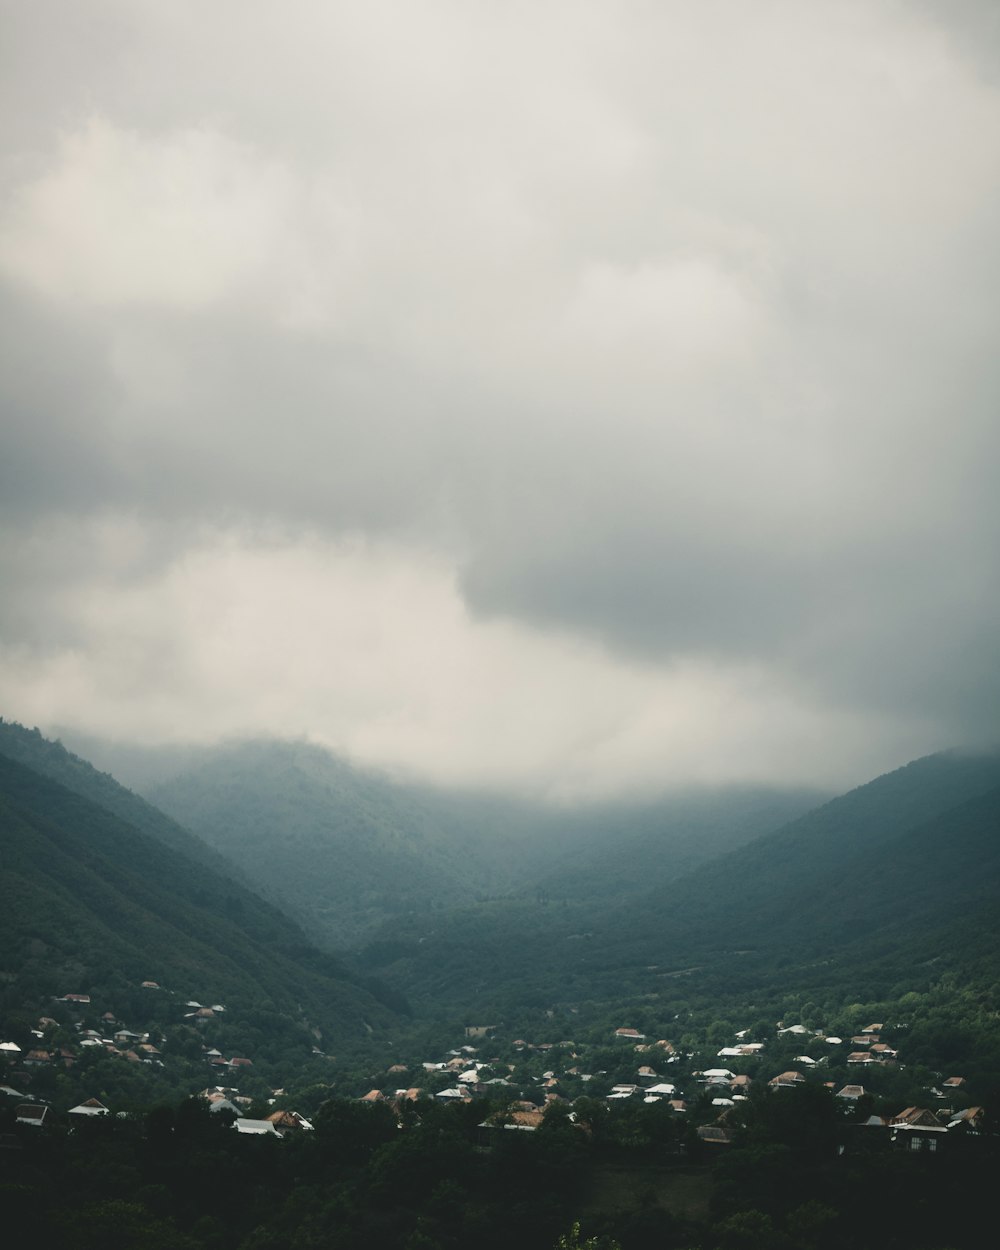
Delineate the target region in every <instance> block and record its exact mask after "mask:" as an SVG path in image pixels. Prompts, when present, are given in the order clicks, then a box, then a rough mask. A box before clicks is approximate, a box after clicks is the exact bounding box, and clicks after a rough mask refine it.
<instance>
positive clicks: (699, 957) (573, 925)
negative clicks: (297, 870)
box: [369, 753, 1000, 1004]
mask: <svg viewBox="0 0 1000 1250" xmlns="http://www.w3.org/2000/svg"><path fill="white" fill-rule="evenodd" d="M998 787H1000V756H998V755H996V754H991V755H981V756H967V755H959V754H955V753H945V754H942V755H937V756H932V757H928V758H926V759H923V760H918V761H915V762H914V763H912V764H910V765H908V766H907V767H905V768H902V769H899V770H897V771H896V772H894V773H891V774H888V775H886V776H884V777H880V778H877V779H876V780H874V781H872V782H870V783H868V785H866V786H862V787H859V788H858V789H857V790H854V791H852V792H851V793H849V794H847V795H844V796H842V797H841V798H838V799H835V800H833V801H832V802H830V803H828V804H825V805H824V806H823V807H821V808H819V809H817V810H816V811H814V812H811V813H809V814H807V815H806V816H804V817H802V818H800V819H799V820H796V821H793V822H791V823H790V824H788V825H786V826H785V827H784V828H782V829H780V830H777V831H776V832H774V833H771V834H768V835H765V836H763V837H760V838H758V839H756V840H755V841H753V842H750V843H749V844H747V845H745V846H743V847H740V848H739V849H737V850H734V851H732V852H731V853H729V854H727V855H724V856H721V857H719V858H718V859H715V860H713V861H712V862H710V863H708V864H705V865H703V866H702V867H700V868H698V869H696V870H695V871H693V872H691V873H689V874H688V875H687V876H685V877H683V878H682V879H681V880H679V881H677V882H674V883H672V884H670V885H666V886H660V887H657V888H656V889H653V890H650V891H648V892H646V893H645V894H639V895H634V896H632V897H630V898H629V899H628V900H627V901H626V902H624V903H620V902H619V901H618V900H617V899H616V900H613V902H612V905H610V906H604V907H601V906H598V905H596V904H595V903H594V901H593V900H591V901H590V903H588V905H587V906H586V907H585V908H574V907H573V906H572V904H570V905H568V906H559V907H553V906H547V907H546V906H542V907H529V905H528V904H527V902H525V901H523V900H522V901H521V902H519V903H518V904H517V905H516V908H517V909H518V910H515V908H514V905H512V904H505V903H503V902H500V903H494V904H491V905H486V906H483V907H478V908H476V907H469V908H465V909H463V910H462V911H460V912H456V913H452V914H449V915H447V916H437V917H434V918H433V919H432V921H430V922H428V921H422V920H421V919H420V918H411V919H410V920H409V921H408V922H407V923H406V924H405V925H402V924H401V925H398V926H396V927H395V929H391V928H390V927H388V926H387V929H386V930H385V931H384V932H383V933H382V934H381V935H380V940H379V942H378V943H377V944H375V945H374V946H373V948H372V949H371V950H370V952H369V954H370V958H371V965H372V966H373V967H377V968H378V969H379V972H380V975H384V976H386V977H388V978H390V979H393V980H398V981H400V982H402V981H405V983H406V984H407V987H408V989H409V991H410V992H412V993H413V994H414V995H415V996H417V997H420V996H424V997H425V998H427V999H428V1000H436V1001H441V1000H442V999H445V1000H447V997H448V996H449V995H450V993H451V990H450V986H453V985H460V986H462V988H463V992H465V993H468V991H469V990H470V989H472V990H474V992H475V994H476V995H477V996H480V997H481V999H482V1001H483V1002H484V1004H485V1003H489V1002H494V1001H495V1002H501V1003H504V1002H511V1001H514V1000H515V999H517V998H519V999H521V1000H524V999H526V998H528V997H530V998H531V999H532V1001H538V1002H542V1001H545V1000H546V998H548V999H549V1001H552V1000H555V999H558V1000H561V1001H566V1000H567V999H573V998H606V997H614V996H621V995H622V994H631V995H634V996H636V997H638V996H640V995H648V994H655V995H662V994H664V993H666V992H667V989H668V987H669V984H670V977H671V976H675V975H680V974H685V972H686V970H687V974H689V975H694V976H696V977H697V978H698V979H699V980H700V981H701V982H703V983H704V984H709V983H711V984H713V985H716V986H724V985H730V986H732V985H733V984H736V983H742V984H744V985H747V986H749V985H751V984H754V983H755V982H754V978H758V979H761V978H762V979H765V980H766V979H768V978H771V977H773V976H774V975H775V973H776V970H777V969H779V968H780V969H783V970H784V971H783V973H782V975H785V976H788V977H791V976H792V975H793V970H794V969H795V968H796V967H798V966H803V965H805V964H810V965H811V966H813V967H814V968H815V966H816V965H817V961H825V962H826V963H831V962H832V961H836V960H838V959H840V958H841V956H843V959H844V960H847V961H848V962H853V964H854V965H855V966H858V967H863V966H864V964H865V962H866V960H867V961H874V960H876V959H877V958H878V957H880V956H883V955H886V954H887V953H888V952H890V951H891V950H893V949H896V950H898V951H899V952H900V955H899V960H897V963H900V962H901V961H903V960H904V952H905V950H907V949H909V948H910V946H911V944H912V943H913V942H914V941H915V940H916V939H918V938H919V939H921V941H922V942H923V944H924V946H928V945H930V946H933V945H934V939H933V934H934V933H935V932H937V931H938V930H940V929H942V927H948V926H950V925H953V924H956V923H959V922H960V919H961V916H962V914H963V910H965V911H970V912H971V911H975V910H978V909H986V911H984V914H987V912H988V909H989V908H990V907H991V906H992V905H994V903H995V902H996V900H997V899H1000V789H998ZM811 975H812V976H813V977H814V978H815V977H816V976H817V975H818V974H817V973H815V972H813V973H812V974H811ZM822 975H826V974H825V973H824V974H822ZM830 975H837V974H836V973H835V971H831V972H830ZM761 983H763V982H762V981H761Z"/></svg>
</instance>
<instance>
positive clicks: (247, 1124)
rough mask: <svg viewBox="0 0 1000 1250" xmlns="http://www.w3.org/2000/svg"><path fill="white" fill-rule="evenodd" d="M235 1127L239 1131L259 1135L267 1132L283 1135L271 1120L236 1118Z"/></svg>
mask: <svg viewBox="0 0 1000 1250" xmlns="http://www.w3.org/2000/svg"><path fill="white" fill-rule="evenodd" d="M233 1128H234V1129H236V1131H237V1133H249V1134H251V1135H253V1136H257V1137H262V1136H264V1135H265V1134H267V1133H270V1134H272V1135H273V1136H275V1137H280V1136H281V1134H280V1133H279V1132H278V1130H277V1129H276V1128H275V1126H274V1125H273V1124H272V1123H271V1122H270V1120H248V1119H247V1118H246V1117H244V1118H243V1119H242V1120H234V1121H233Z"/></svg>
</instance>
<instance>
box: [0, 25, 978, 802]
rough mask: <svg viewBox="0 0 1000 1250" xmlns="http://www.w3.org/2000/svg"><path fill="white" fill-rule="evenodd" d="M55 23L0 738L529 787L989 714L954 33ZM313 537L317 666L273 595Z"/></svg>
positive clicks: (822, 757)
mask: <svg viewBox="0 0 1000 1250" xmlns="http://www.w3.org/2000/svg"><path fill="white" fill-rule="evenodd" d="M46 7H47V6H46V5H45V4H44V3H43V4H39V5H38V6H32V9H31V11H30V12H29V11H28V10H27V9H25V10H24V11H22V12H21V13H20V14H18V15H17V18H16V21H15V22H14V34H15V39H16V41H18V42H19V45H20V48H21V56H20V57H19V63H20V64H21V66H22V68H20V69H18V68H17V67H14V72H13V73H12V74H10V75H8V76H7V86H6V92H7V98H8V106H7V107H6V108H5V111H4V115H5V118H6V121H5V126H6V144H7V151H8V153H9V159H8V161H7V162H6V163H5V164H4V166H3V167H2V170H0V177H2V179H3V191H4V201H3V205H2V206H0V280H2V283H3V298H4V301H5V306H6V309H7V313H8V315H7V318H6V323H7V325H8V326H9V327H10V333H9V334H8V335H7V341H6V344H5V345H4V348H3V350H4V353H5V356H6V357H7V360H6V368H5V370H4V383H3V385H4V389H5V397H4V411H5V413H6V414H7V415H6V416H5V418H4V426H3V440H4V455H3V458H2V462H0V475H2V478H0V482H2V491H0V520H2V523H3V526H4V535H3V544H2V547H0V559H2V561H3V577H4V585H5V587H8V588H9V592H8V593H7V594H6V595H5V602H4V604H3V605H2V606H0V631H2V632H0V642H2V644H3V651H2V657H3V668H2V672H3V675H4V684H5V689H6V691H7V695H6V698H8V699H9V700H10V704H11V705H10V706H9V707H8V708H6V709H5V710H6V712H7V714H10V715H20V716H22V717H25V718H30V717H35V718H37V719H39V720H41V721H42V722H43V723H45V722H46V721H48V722H58V723H61V724H64V725H71V724H73V723H79V724H80V725H81V726H83V727H87V728H100V729H101V731H103V732H106V733H109V734H111V735H112V736H113V735H114V733H115V732H116V731H118V732H126V731H127V732H128V733H129V734H130V735H132V736H138V737H140V738H145V739H147V740H150V741H155V740H165V739H177V738H178V737H183V736H185V735H186V734H187V735H191V736H200V737H202V738H203V737H204V736H205V735H206V734H207V733H209V731H210V732H211V733H212V734H215V735H222V734H231V733H238V732H267V731H268V730H277V731H280V732H287V733H302V732H304V733H311V734H313V735H314V736H317V737H319V738H321V739H322V740H327V741H330V742H331V743H332V744H334V745H337V746H338V747H339V748H340V749H344V750H348V751H351V752H352V753H354V754H356V755H358V756H359V757H361V758H364V759H365V760H366V762H371V763H383V764H386V765H388V766H393V767H400V768H404V769H407V770H410V771H412V772H416V773H420V774H422V775H427V776H432V777H434V778H436V779H438V780H443V781H447V782H449V783H452V782H462V781H476V782H479V783H488V784H495V785H520V786H527V787H529V788H533V789H535V790H545V789H546V788H550V789H551V790H552V791H553V792H566V793H569V792H571V791H579V792H581V793H582V792H587V791H593V792H601V793H604V792H610V791H613V790H615V789H624V788H627V787H632V786H651V785H652V786H655V785H658V784H664V783H666V782H668V781H669V782H673V781H680V780H683V779H684V777H685V776H687V777H699V776H702V777H710V778H711V779H722V778H724V777H725V776H727V775H731V776H733V777H740V778H746V777H748V776H760V777H762V778H763V777H767V778H769V779H770V778H774V777H777V776H782V775H784V776H789V777H790V778H792V777H794V779H796V780H809V779H813V780H819V781H824V782H829V781H831V780H837V779H850V778H852V777H858V778H861V777H863V776H864V775H865V774H866V773H867V772H869V771H874V769H876V768H878V767H883V766H886V765H888V764H891V763H893V762H897V761H898V760H899V759H900V758H901V757H902V756H903V755H905V754H906V753H908V752H912V753H916V752H918V751H921V750H929V749H933V748H935V747H937V746H943V745H947V744H950V743H952V742H961V741H975V740H982V739H984V738H989V737H992V736H995V707H996V705H997V698H998V695H1000V689H998V684H1000V683H998V678H997V673H998V665H997V660H998V658H1000V657H998V655H997V650H998V647H997V641H996V640H997V637H998V631H997V629H996V623H997V619H998V608H1000V602H998V598H1000V591H998V578H997V576H996V555H995V553H996V550H997V549H998V539H1000V533H998V528H1000V527H998V523H997V518H998V509H997V505H996V499H995V490H994V486H993V482H992V476H993V474H992V465H993V464H995V461H996V455H997V452H998V451H1000V433H998V427H997V423H996V420H995V411H996V402H997V391H998V384H997V383H998V379H997V372H996V367H995V360H994V357H995V351H994V345H993V325H994V318H995V311H994V310H995V300H996V291H997V278H998V259H1000V248H998V243H997V237H996V230H995V206H996V203H997V202H998V191H1000V76H998V75H997V73H996V70H997V67H998V65H1000V59H998V58H997V57H995V55H994V52H995V49H992V48H991V44H990V42H989V40H988V39H987V38H985V37H984V36H983V32H984V31H987V30H989V29H991V27H990V26H989V23H988V15H987V14H986V10H985V9H984V8H982V7H981V6H976V5H972V4H965V5H961V6H957V7H952V6H941V5H937V4H933V3H913V4H900V3H895V2H892V3H890V2H889V0H886V2H885V3H870V2H868V3H860V2H857V3H850V2H849V3H836V4H834V3H824V2H817V3H816V4H813V5H808V6H805V5H798V4H794V3H790V2H788V0H772V2H770V3H765V4H762V5H756V6H753V9H752V10H751V9H750V8H749V7H748V6H745V5H741V4H736V3H732V2H727V0H717V2H715V3H710V4H706V5H699V6H697V8H696V9H695V8H692V6H689V5H682V4H665V5H657V6H649V5H646V4H642V3H635V4H626V5H624V6H622V5H611V4H608V3H604V2H599V0H594V2H591V3H573V4H568V3H567V4H564V3H551V4H541V5H534V6H524V7H522V6H518V5H512V6H506V7H504V8H503V9H502V10H499V9H491V10H488V11H487V10H478V9H477V10H475V11H473V10H472V9H470V8H469V7H468V6H465V5H460V4H457V3H451V2H447V0H439V2H433V3H431V2H429V3H427V4H417V5H401V4H394V3H377V4H370V3H369V4H365V5H361V4H357V5H355V4H341V5H336V6H329V5H324V4H319V3H314V2H311V0H308V2H307V0H298V3H293V4H291V5H287V6H283V7H282V10H281V12H280V13H279V12H278V11H277V10H275V9H273V8H272V7H271V6H258V5H249V6H247V5H239V6H237V5H235V4H228V3H224V4H220V5H215V6H212V8H211V10H210V11H209V12H205V11H204V10H203V7H198V6H194V5H190V4H186V3H178V4H176V5H173V6H170V9H169V10H164V9H162V8H161V6H155V5H148V6H147V5H134V4H130V5H122V4H119V3H115V2H113V0H107V2H106V3H105V4H103V5H100V6H95V7H93V8H91V7H90V6H88V10H89V12H88V14H81V13H78V12H75V11H74V12H73V13H72V14H71V15H68V16H67V15H64V17H65V20H64V21H60V22H53V21H50V20H48V17H50V16H51V15H48V17H47V14H46ZM98 15H99V16H100V18H101V21H102V23H103V25H102V30H103V33H104V36H105V37H104V38H101V39H98V37H97V34H96V26H95V23H96V22H97V19H98ZM109 31H110V32H113V37H110V38H109V37H107V35H108V32H109ZM973 32H978V36H977V35H976V34H974V33H973ZM43 51H44V55H42V53H43ZM25 67H30V72H29V70H28V69H27V68H25ZM46 67H48V68H46ZM345 544H346V546H345ZM348 551H349V552H350V553H351V554H350V557H349V558H348V557H347V556H346V555H345V554H344V553H345V552H348ZM226 552H229V555H226V554H225V553H226ZM323 552H326V553H327V555H323V554H322V553H323ZM331 552H332V553H334V554H333V555H330V554H329V553H331ZM387 552H391V553H392V555H391V559H390V558H389V557H388V556H387V555H386V553H387ZM234 553H239V554H238V555H236V554H234ZM328 559H329V560H332V562H333V563H332V565H330V567H333V568H335V569H337V570H339V571H338V572H337V574H336V577H334V582H335V584H336V586H337V587H339V589H338V590H337V595H338V596H339V597H340V601H341V602H346V601H348V600H349V599H350V598H351V594H352V593H353V592H352V591H351V590H350V589H349V585H353V582H351V578H354V579H360V581H361V582H363V583H364V587H365V589H364V592H363V593H362V592H360V591H358V594H359V595H360V599H359V602H364V603H365V604H366V605H367V607H365V609H364V610H363V611H360V609H359V611H360V615H359V616H358V618H357V620H356V621H355V624H354V626H353V627H352V629H353V633H352V634H351V638H352V639H354V644H355V645H354V647H353V649H352V646H351V645H348V643H347V642H346V641H345V640H344V639H341V640H340V644H339V647H338V648H337V650H336V656H334V655H333V651H334V647H333V643H332V641H330V642H329V643H327V644H324V641H323V638H324V636H323V635H322V634H321V633H312V632H308V631H307V635H308V636H303V634H302V630H303V629H304V628H305V626H304V625H303V623H302V621H301V620H300V619H299V616H296V615H295V613H293V612H291V611H289V613H288V614H287V616H286V617H285V618H282V619H283V622H284V623H283V624H282V625H281V628H280V629H279V627H278V624H277V622H276V619H275V617H274V615H273V612H277V610H278V608H277V605H278V604H280V603H285V604H295V605H301V606H300V607H298V608H297V609H296V610H297V612H298V613H299V615H300V616H301V615H304V616H305V617H306V618H310V619H311V618H313V617H315V616H317V614H318V615H319V616H323V613H324V612H326V611H327V609H326V608H323V609H322V610H321V609H320V607H319V604H318V602H317V601H316V600H315V596H316V595H319V596H320V598H321V600H322V602H323V603H326V602H327V601H326V599H323V598H322V596H323V594H324V593H325V592H323V590H322V587H323V586H324V585H326V583H327V580H328V576H332V574H330V575H328V573H327V572H324V570H326V569H327V564H326V563H324V561H326V560H328ZM345 561H346V563H345ZM348 567H349V569H350V570H351V572H350V577H348V574H347V573H346V572H345V571H344V570H345V569H347V568H348ZM197 570H201V572H200V573H197V572H196V571H197ZM206 570H212V572H211V573H210V574H209V573H208V572H206ZM220 570H225V571H226V572H225V575H223V572H221V571H220ZM365 570H367V572H365ZM237 572H238V573H239V575H240V576H242V577H245V578H247V579H249V581H250V582H251V583H252V585H251V586H249V587H245V588H244V587H241V586H240V584H239V582H238V579H237V578H236V573H237ZM407 577H408V578H409V579H410V580H409V581H407ZM216 578H218V579H219V580H218V585H219V586H224V587H226V588H227V594H228V596H229V598H228V599H227V600H226V602H228V603H231V604H232V605H233V606H232V612H233V613H234V614H235V617H237V618H238V619H239V622H240V624H239V630H238V632H239V637H240V638H241V639H242V640H243V649H242V650H240V649H235V650H234V648H233V647H232V646H231V645H228V644H226V643H224V642H220V641H219V635H218V621H219V619H220V613H221V615H222V616H225V611H223V610H222V608H219V610H218V611H213V612H209V613H205V612H203V611H202V610H201V607H200V604H201V603H202V597H203V596H204V593H205V587H206V584H211V583H213V581H214V580H215V579H216ZM345 579H346V580H345ZM366 579H367V580H366ZM383 582H384V586H383ZM376 586H380V587H382V589H380V590H376V589H375V587H376ZM402 586H406V587H407V589H406V591H405V593H404V592H403V590H401V587H402ZM421 587H424V588H425V591H424V592H421ZM331 593H332V592H331ZM255 595H259V596H261V598H262V601H263V604H264V605H266V604H268V603H270V604H271V611H270V612H269V611H264V610H263V607H262V606H261V605H258V607H254V606H253V603H252V602H251V601H252V599H253V596H255ZM407 599H410V600H412V602H413V604H414V605H419V606H415V607H414V609H413V620H414V629H413V632H412V634H411V635H410V640H411V645H410V647H409V649H407V648H405V647H402V644H401V643H399V644H397V642H392V643H391V644H390V643H388V642H386V643H385V647H386V648H387V650H384V649H383V650H380V649H379V647H378V646H375V645H374V644H372V645H373V646H374V653H375V654H377V655H379V657H380V658H379V662H378V663H377V664H374V665H370V664H368V663H367V662H366V660H365V658H364V657H365V655H366V654H367V653H366V651H365V646H364V645H363V642H362V639H363V636H364V635H365V633H366V631H368V632H369V633H370V634H371V635H372V636H373V637H382V636H383V633H384V630H386V629H388V630H389V634H392V630H394V629H396V628H397V622H396V620H395V619H394V620H393V623H392V629H389V626H387V625H384V626H383V625H380V623H379V621H380V617H379V612H380V611H384V612H385V613H386V614H387V615H389V616H392V617H393V618H397V617H398V618H399V619H400V620H402V619H405V618H406V616H407V613H408V612H409V611H410V610H409V609H408V608H407V607H406V601H407ZM147 601H148V602H149V603H155V605H156V606H155V612H153V614H152V617H150V618H147V617H146V616H144V615H143V614H142V612H141V611H140V609H141V605H142V604H143V603H144V602H147ZM380 605H381V606H380ZM217 606H218V605H217ZM324 619H326V618H325V617H324ZM445 619H447V621H449V622H450V624H449V625H448V626H447V627H446V626H445V625H444V623H443V622H444V621H445ZM154 622H155V626H156V628H155V629H154V628H153V623H154ZM282 633H284V635H285V636H286V637H289V638H291V639H294V640H295V642H294V645H293V647H292V648H291V653H292V658H291V659H290V660H289V661H288V662H289V663H292V664H298V663H301V664H302V665H303V667H304V668H308V670H309V671H311V672H313V673H316V674H322V680H317V684H316V687H315V688H316V691H317V692H320V693H321V697H315V698H314V697H311V696H310V693H309V687H308V682H306V680H305V679H304V677H302V678H300V679H296V680H286V681H284V682H283V681H282V679H281V676H280V666H278V665H277V663H276V662H275V663H272V662H271V659H269V658H268V657H270V656H271V648H274V656H275V657H277V656H279V655H282V654H283V651H282V648H281V647H280V646H279V644H278V642H277V637H278V635H280V634H282ZM385 636H386V637H388V636H389V635H388V634H386V635H385ZM392 636H393V637H395V635H394V634H392ZM221 637H223V638H224V637H225V634H224V632H223V634H222V635H221ZM500 637H502V638H503V639H505V643H504V648H505V649H504V650H503V659H502V660H501V659H500V658H498V655H497V653H496V652H495V651H494V650H492V649H491V648H494V647H495V646H496V645H498V644H497V642H496V640H497V639H498V638H500ZM446 640H447V641H446ZM486 640H489V642H487V641H486ZM324 645H326V651H324ZM380 645H381V644H380ZM306 657H308V659H306ZM390 657H392V658H390ZM480 667H481V668H482V669H483V672H482V673H480V672H479V669H480ZM250 672H256V673H257V674H258V675H259V676H258V680H256V681H251V680H249V677H248V674H249V673H250ZM459 673H461V679H459V676H458V674H459ZM501 673H502V674H504V679H503V681H502V682H499V683H498V682H497V681H495V680H494V678H495V676H496V675H497V674H501ZM195 675H198V676H195ZM199 691H202V692H206V691H211V692H212V696H211V699H207V698H206V697H202V698H199V697H198V692H199ZM459 691H460V692H461V694H460V696H459V693H458V692H459ZM505 691H506V692H516V693H517V699H516V700H514V699H512V698H509V697H505V696H504V692H505ZM587 691H589V692H591V693H589V694H588V695H587V697H584V693H583V692H587ZM338 692H339V693H338ZM366 692H367V693H366ZM334 706H336V707H337V708H338V711H337V713H336V715H333V714H332V713H331V712H330V708H331V707H334ZM498 706H503V707H505V708H506V709H507V711H506V712H505V714H504V715H496V714H494V713H495V709H496V708H497V707H498ZM727 707H728V708H729V709H730V712H731V714H730V715H726V714H724V713H723V711H722V709H723V708H727ZM415 708H416V709H418V711H415V710H414V709H415ZM515 708H518V709H519V710H520V714H521V721H522V723H521V727H520V729H518V728H517V727H516V726H515V724H514V722H515V720H516V718H515V716H514V711H515ZM193 722H197V726H196V725H195V724H194V723H193ZM529 726H534V727H535V728H534V729H529V728H528V727H529ZM609 726H613V727H609ZM507 739H510V741H509V743H508V745H507V746H506V747H504V745H503V743H504V741H505V740H507ZM595 743H598V744H601V745H600V746H599V747H598V746H595V745H594V744H595ZM665 760H669V761H670V762H669V763H665V762H664V761H665ZM866 761H871V764H872V767H871V768H869V767H868V766H867V764H866Z"/></svg>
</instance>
